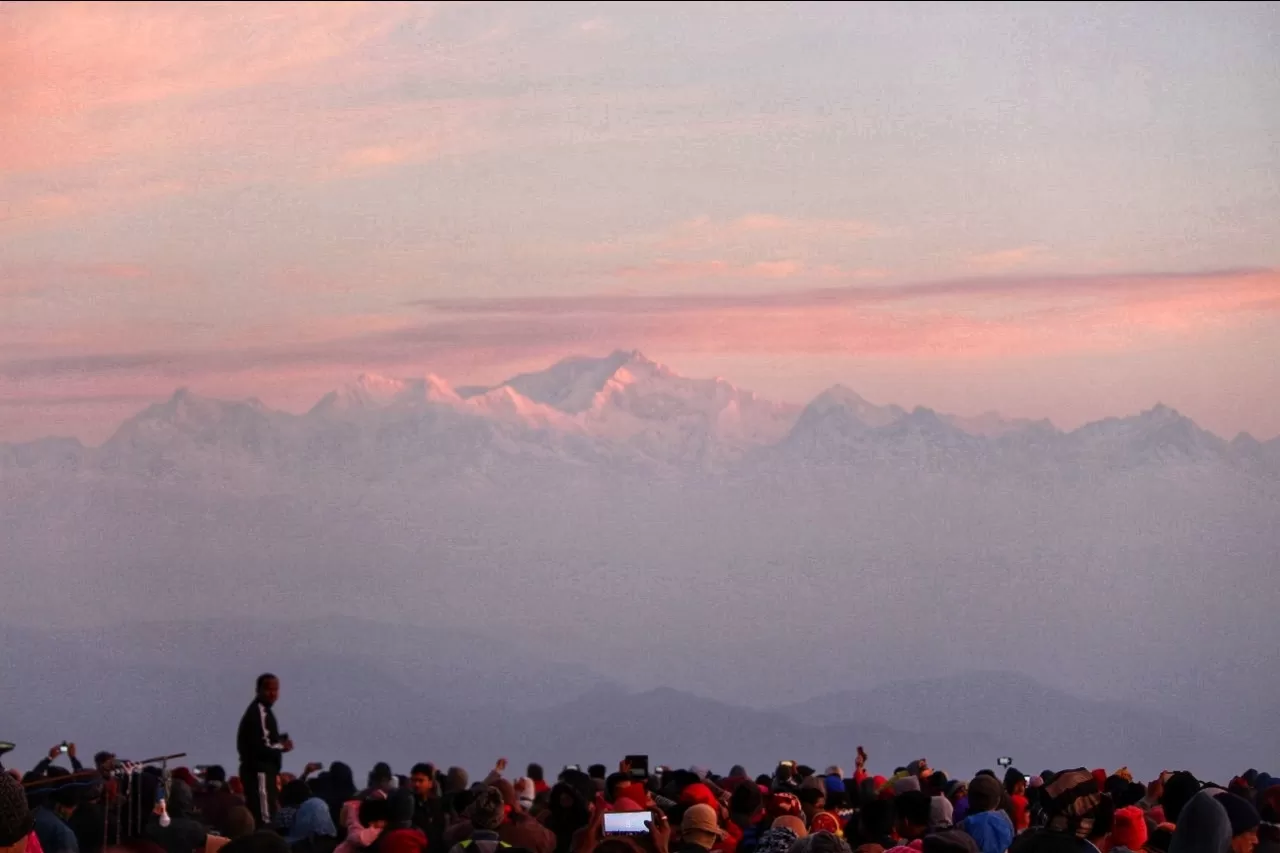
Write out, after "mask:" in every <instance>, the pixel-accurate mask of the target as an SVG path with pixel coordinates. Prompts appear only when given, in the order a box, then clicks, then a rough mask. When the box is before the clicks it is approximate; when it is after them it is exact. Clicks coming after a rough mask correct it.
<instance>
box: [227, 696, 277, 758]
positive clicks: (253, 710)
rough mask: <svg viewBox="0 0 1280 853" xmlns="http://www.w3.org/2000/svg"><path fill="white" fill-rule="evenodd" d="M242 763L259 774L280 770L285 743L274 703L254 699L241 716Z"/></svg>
mask: <svg viewBox="0 0 1280 853" xmlns="http://www.w3.org/2000/svg"><path fill="white" fill-rule="evenodd" d="M236 749H237V750H238V751H239V753H240V766H241V767H243V768H246V769H248V770H253V771H254V772H256V773H279V772H280V765H281V764H282V762H283V760H284V744H283V743H281V741H280V729H279V727H278V726H277V725H276V715H275V713H274V712H272V710H271V706H270V705H268V704H266V703H265V702H263V701H262V700H261V699H254V700H253V702H252V704H250V705H249V707H248V709H247V710H246V711H245V712H244V716H243V717H241V718H240V730H239V731H238V732H236Z"/></svg>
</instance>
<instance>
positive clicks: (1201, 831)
mask: <svg viewBox="0 0 1280 853" xmlns="http://www.w3.org/2000/svg"><path fill="white" fill-rule="evenodd" d="M1230 849H1231V819H1230V818H1229V817H1227V810H1226V809H1224V808H1223V807H1222V804H1221V803H1219V802H1218V801H1217V800H1216V799H1214V797H1213V795H1212V794H1210V793H1209V792H1208V791H1201V792H1200V793H1198V794H1196V795H1195V796H1194V797H1192V798H1191V800H1190V801H1188V803H1187V804H1186V806H1184V807H1183V809H1182V812H1181V814H1179V815H1178V827H1177V829H1175V830H1174V831H1173V840H1172V841H1170V842H1169V853H1227V851H1228V850H1230Z"/></svg>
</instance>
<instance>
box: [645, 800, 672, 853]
mask: <svg viewBox="0 0 1280 853" xmlns="http://www.w3.org/2000/svg"><path fill="white" fill-rule="evenodd" d="M645 827H646V828H647V829H648V830H649V840H650V841H652V842H653V850H654V853H668V851H669V850H670V848H671V823H670V822H669V821H668V820H667V816H666V815H665V814H663V813H662V810H661V809H654V810H653V819H652V820H649V821H646V822H645Z"/></svg>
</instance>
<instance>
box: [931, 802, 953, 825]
mask: <svg viewBox="0 0 1280 853" xmlns="http://www.w3.org/2000/svg"><path fill="white" fill-rule="evenodd" d="M954 814H955V807H954V806H952V805H951V801H950V800H948V799H947V798H946V797H943V796H934V797H931V798H930V801H929V830H930V831H931V832H937V831H938V830H941V829H950V828H951V824H952V820H953V815H954Z"/></svg>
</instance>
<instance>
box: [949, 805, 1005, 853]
mask: <svg viewBox="0 0 1280 853" xmlns="http://www.w3.org/2000/svg"><path fill="white" fill-rule="evenodd" d="M960 828H961V829H963V830H964V831H965V832H967V833H968V834H969V837H970V838H972V839H973V840H974V841H975V842H977V844H978V849H980V850H981V851H982V853H1005V851H1006V850H1008V849H1009V845H1010V844H1012V843H1013V836H1014V832H1013V821H1011V820H1009V816H1008V815H1007V814H1005V813H1004V812H1002V811H999V810H996V811H993V812H978V813H977V814H973V815H969V816H968V817H967V818H965V819H964V820H962V821H961V822H960Z"/></svg>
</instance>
